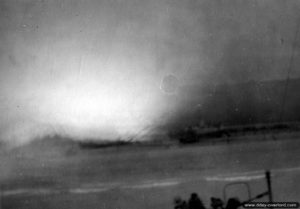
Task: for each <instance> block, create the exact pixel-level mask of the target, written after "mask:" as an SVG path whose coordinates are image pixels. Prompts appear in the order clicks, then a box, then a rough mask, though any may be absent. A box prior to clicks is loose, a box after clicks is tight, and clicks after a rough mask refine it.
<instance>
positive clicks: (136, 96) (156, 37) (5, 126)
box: [0, 0, 300, 143]
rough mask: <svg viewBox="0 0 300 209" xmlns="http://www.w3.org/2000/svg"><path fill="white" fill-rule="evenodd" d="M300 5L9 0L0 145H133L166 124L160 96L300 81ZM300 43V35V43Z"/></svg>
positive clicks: (0, 13) (268, 0)
mask: <svg viewBox="0 0 300 209" xmlns="http://www.w3.org/2000/svg"><path fill="white" fill-rule="evenodd" d="M299 9H300V1H285V0H278V1H273V0H261V1H254V0H249V1H244V0H239V1H238V0H230V1H228V0H226V1H225V0H187V1H182V0H173V1H170V0H126V1H125V0H82V1H79V0H49V1H44V0H40V1H38V0H34V1H33V0H22V1H21V0H2V1H0V63H1V65H0V109H1V112H2V114H1V115H0V139H1V140H3V141H5V142H13V143H15V142H18V143H19V142H21V143H24V142H27V141H29V140H31V139H34V138H36V137H43V136H45V135H53V134H61V135H65V136H70V137H73V138H75V139H81V140H83V139H87V138H94V139H100V140H103V139H109V140H113V139H126V138H130V137H132V136H138V135H142V134H143V133H147V132H149V131H150V130H152V129H153V128H154V127H155V126H156V125H157V124H159V123H167V116H166V115H168V114H170V109H172V107H173V106H174V103H176V102H178V101H180V99H174V98H173V96H172V95H170V94H169V92H166V91H164V89H162V86H164V85H162V82H163V81H164V80H166V79H164V78H166V77H168V76H169V77H170V76H173V77H175V78H176V81H178V85H179V86H184V85H193V84H197V85H198V84H200V85H208V84H212V83H213V84H223V83H238V82H247V81H252V80H254V81H258V80H259V81H260V80H274V79H285V78H286V76H287V71H288V66H289V64H290V63H291V62H290V58H291V55H292V54H294V60H293V62H292V63H291V73H290V76H291V77H299V75H300V71H299V70H298V69H299V68H298V66H299V65H300V59H297V58H299V46H300V40H299V39H300V37H298V36H296V35H297V32H296V31H297V28H299V24H300V21H299V20H300V19H299V18H300V14H299V12H298V11H299ZM299 36H300V35H299Z"/></svg>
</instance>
